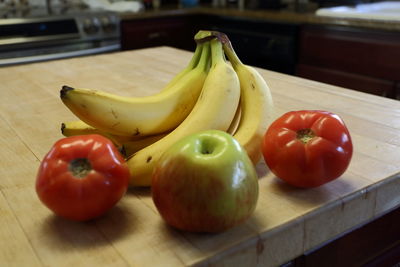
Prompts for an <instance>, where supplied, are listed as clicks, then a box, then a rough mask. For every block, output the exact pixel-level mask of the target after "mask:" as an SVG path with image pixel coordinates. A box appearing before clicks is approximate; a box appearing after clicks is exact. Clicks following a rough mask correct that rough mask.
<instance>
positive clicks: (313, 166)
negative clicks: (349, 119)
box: [262, 110, 353, 188]
mask: <svg viewBox="0 0 400 267" xmlns="http://www.w3.org/2000/svg"><path fill="white" fill-rule="evenodd" d="M262 150H263V156H264V160H265V162H266V163H267V165H268V167H269V168H270V170H271V171H272V172H273V173H274V174H275V175H276V176H277V177H279V178H281V179H282V180H284V181H286V182H288V183H289V184H291V185H294V186H297V187H306V188H309V187H316V186H320V185H322V184H325V183H327V182H329V181H332V180H334V179H336V178H338V177H339V176H341V175H342V174H343V173H344V171H345V170H346V169H347V167H348V166H349V163H350V160H351V156H352V154H353V145H352V141H351V137H350V133H349V131H348V129H347V127H346V126H345V124H344V122H343V121H342V120H341V119H340V118H339V116H337V115H335V114H333V113H330V112H327V111H319V110H301V111H292V112H288V113H286V114H284V115H283V116H281V117H280V118H278V119H277V120H275V121H274V122H273V123H272V124H271V126H270V127H269V128H268V130H267V132H266V133H265V135H264V140H263V144H262Z"/></svg>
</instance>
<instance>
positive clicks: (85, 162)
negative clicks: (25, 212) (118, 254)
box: [36, 135, 130, 221]
mask: <svg viewBox="0 0 400 267" xmlns="http://www.w3.org/2000/svg"><path fill="white" fill-rule="evenodd" d="M129 177H130V174H129V169H128V166H127V164H126V162H125V160H124V158H123V157H122V156H121V154H120V153H119V152H118V150H117V149H116V147H115V146H114V145H113V143H112V142H111V141H110V140H108V139H107V138H105V137H103V136H100V135H83V136H72V137H67V138H63V139H60V140H59V141H57V142H56V143H55V144H54V146H53V147H52V148H51V150H50V151H49V152H48V153H47V155H46V156H45V158H44V159H43V161H42V163H41V164H40V168H39V172H38V175H37V178H36V179H37V180H36V192H37V194H38V196H39V198H40V200H41V201H42V202H43V203H44V204H45V205H46V206H47V207H48V208H49V209H50V210H52V211H53V212H54V213H56V214H57V215H59V216H62V217H65V218H68V219H71V220H76V221H85V220H89V219H93V218H96V217H99V216H100V215H102V214H104V213H105V212H106V211H107V210H109V209H110V208H112V207H113V206H114V205H115V204H116V203H117V202H118V201H119V200H120V199H121V198H122V196H123V195H124V194H125V192H126V190H127V188H128V183H129Z"/></svg>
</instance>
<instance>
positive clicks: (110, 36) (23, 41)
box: [0, 7, 120, 66]
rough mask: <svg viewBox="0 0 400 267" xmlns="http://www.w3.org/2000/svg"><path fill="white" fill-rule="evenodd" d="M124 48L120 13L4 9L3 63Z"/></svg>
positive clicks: (0, 31)
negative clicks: (121, 38)
mask: <svg viewBox="0 0 400 267" xmlns="http://www.w3.org/2000/svg"><path fill="white" fill-rule="evenodd" d="M118 50H120V21H119V16H118V14H117V13H114V12H111V11H100V10H89V9H86V8H81V7H80V8H78V9H76V8H73V9H72V8H70V9H68V8H67V9H65V7H64V9H60V10H56V9H52V10H49V9H48V8H30V9H29V8H28V9H27V8H25V9H24V10H17V9H8V10H5V11H4V10H3V11H2V12H1V11H0V66H9V65H15V64H24V63H30V62H38V61H46V60H54V59H60V58H69V57H77V56H86V55H93V54H99V53H107V52H113V51H118Z"/></svg>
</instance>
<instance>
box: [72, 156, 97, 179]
mask: <svg viewBox="0 0 400 267" xmlns="http://www.w3.org/2000/svg"><path fill="white" fill-rule="evenodd" d="M68 169H69V171H70V172H72V174H73V175H74V176H75V177H77V178H84V177H86V175H87V174H88V173H89V172H90V171H91V170H92V166H91V165H90V161H89V160H88V159H87V158H77V159H74V160H72V161H71V162H70V163H69V166H68Z"/></svg>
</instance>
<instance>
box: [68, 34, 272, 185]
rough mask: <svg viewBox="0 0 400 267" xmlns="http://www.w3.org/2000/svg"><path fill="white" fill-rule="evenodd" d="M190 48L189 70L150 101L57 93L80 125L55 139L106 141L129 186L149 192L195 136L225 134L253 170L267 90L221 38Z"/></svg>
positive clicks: (200, 37) (203, 38) (266, 119)
mask: <svg viewBox="0 0 400 267" xmlns="http://www.w3.org/2000/svg"><path fill="white" fill-rule="evenodd" d="M195 40H196V43H197V48H196V51H195V53H194V55H193V57H192V59H191V61H190V63H189V65H188V66H187V67H186V68H185V69H184V70H182V71H181V72H180V73H179V74H178V75H176V76H175V77H174V78H173V79H172V81H171V82H170V83H169V84H168V85H167V86H166V87H165V88H164V89H163V90H161V91H160V93H158V94H156V95H154V96H149V97H142V98H127V97H125V98H123V97H119V96H115V95H111V94H106V93H103V92H98V91H91V90H87V89H86V90H85V89H72V88H69V87H65V88H63V89H62V90H61V98H62V100H63V102H64V103H65V104H66V105H67V107H69V108H70V109H71V111H72V112H73V113H75V114H76V115H77V116H78V117H79V118H80V119H81V121H74V122H65V123H63V124H62V133H63V134H64V135H66V136H70V135H78V134H90V133H98V134H102V135H104V136H106V137H108V138H109V139H111V140H112V141H113V142H114V143H115V144H116V145H117V146H119V147H120V149H121V151H122V152H123V154H124V155H125V156H126V159H127V163H128V166H129V168H130V170H131V181H130V184H131V185H132V186H149V185H150V184H151V176H152V171H153V168H154V165H155V163H156V162H157V160H158V159H159V158H160V156H161V155H162V153H163V152H164V151H165V150H166V149H167V148H168V147H169V146H170V145H171V144H173V143H175V142H176V141H178V140H179V139H181V138H183V137H185V136H187V135H190V134H192V133H196V132H199V131H202V130H208V129H218V130H222V131H226V132H228V133H230V134H232V135H233V136H234V137H235V138H236V139H237V140H238V141H239V143H240V144H241V145H242V146H243V147H244V148H245V149H246V151H247V153H248V154H249V157H250V158H251V160H252V161H253V163H254V164H256V163H257V162H258V161H259V160H260V158H261V150H260V145H261V141H262V137H263V134H264V132H265V130H266V128H267V127H268V124H269V123H270V122H271V119H272V116H273V102H272V97H271V93H270V89H269V87H268V85H267V84H266V82H265V80H264V79H263V78H262V77H261V75H260V74H259V73H258V72H257V71H256V70H255V69H254V68H252V67H250V66H247V65H244V64H243V63H242V62H241V61H240V59H239V58H238V56H237V55H236V53H235V51H234V50H233V48H232V45H231V43H230V41H229V39H228V37H227V36H226V35H225V34H223V33H220V32H215V31H199V32H198V33H197V34H196V36H195ZM225 55H226V56H227V57H228V59H229V61H230V62H227V61H226V59H225ZM169 102H172V103H169ZM160 110H161V111H160ZM148 113H150V115H149V114H148Z"/></svg>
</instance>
